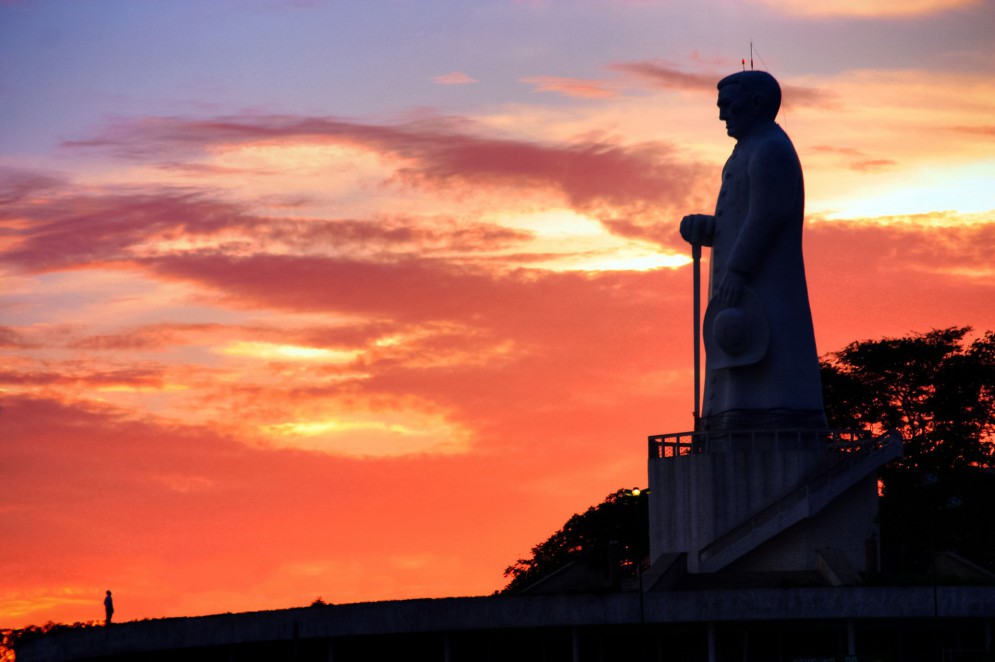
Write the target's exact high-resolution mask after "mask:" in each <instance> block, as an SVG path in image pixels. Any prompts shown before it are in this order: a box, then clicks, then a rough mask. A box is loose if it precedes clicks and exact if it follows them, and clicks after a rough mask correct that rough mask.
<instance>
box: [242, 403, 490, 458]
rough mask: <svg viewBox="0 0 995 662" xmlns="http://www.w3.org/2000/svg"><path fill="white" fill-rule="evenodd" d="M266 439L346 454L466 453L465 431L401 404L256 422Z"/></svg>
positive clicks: (281, 444) (282, 445) (277, 444)
mask: <svg viewBox="0 0 995 662" xmlns="http://www.w3.org/2000/svg"><path fill="white" fill-rule="evenodd" d="M259 431H260V432H261V433H262V434H263V436H264V439H265V443H267V444H268V445H272V446H275V447H278V448H296V449H299V450H309V451H317V452H321V453H327V454H329V455H342V456H346V457H360V458H363V457H398V456H405V455H421V454H439V455H453V454H458V453H465V452H467V451H468V450H469V447H470V434H469V432H468V431H466V430H465V429H463V428H462V427H460V426H458V425H454V424H453V423H451V422H449V421H448V420H446V418H445V417H444V416H442V415H440V414H434V413H427V412H422V411H417V410H411V409H405V410H398V411H394V412H389V413H386V414H384V413H369V414H363V413H353V412H350V413H346V414H341V415H338V416H336V417H334V418H327V417H325V418H318V419H313V420H303V421H293V422H285V423H274V424H269V425H261V426H259Z"/></svg>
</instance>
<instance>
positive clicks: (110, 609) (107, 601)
mask: <svg viewBox="0 0 995 662" xmlns="http://www.w3.org/2000/svg"><path fill="white" fill-rule="evenodd" d="M104 615H105V619H104V625H110V624H111V618H113V617H114V598H112V597H111V592H110V590H108V591H107V597H105V598H104Z"/></svg>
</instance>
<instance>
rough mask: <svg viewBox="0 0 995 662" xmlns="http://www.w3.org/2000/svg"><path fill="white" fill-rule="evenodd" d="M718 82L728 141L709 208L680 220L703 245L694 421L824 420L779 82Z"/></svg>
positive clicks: (742, 425) (711, 424)
mask: <svg viewBox="0 0 995 662" xmlns="http://www.w3.org/2000/svg"><path fill="white" fill-rule="evenodd" d="M718 90H719V95H718V106H719V119H720V120H722V121H724V122H725V123H726V132H727V133H728V134H729V136H731V137H733V138H735V139H736V146H735V148H734V149H733V151H732V155H731V156H730V157H729V159H728V161H726V164H725V167H724V168H723V169H722V187H721V190H720V192H719V198H718V202H717V203H716V206H715V214H714V215H706V214H692V215H689V216H685V217H684V218H683V219H682V220H681V226H680V232H681V237H683V238H684V240H685V241H687V242H689V243H691V244H692V246H693V247H695V250H696V251H700V248H698V247H700V246H710V247H711V256H710V274H709V284H708V285H709V295H708V306H707V309H706V312H705V319H704V323H703V325H702V332H703V335H704V339H705V355H706V358H705V394H704V402H703V406H702V412H701V414H702V415H701V421H700V429H702V430H706V431H715V430H741V429H783V428H825V427H826V418H825V413H824V410H823V405H822V385H821V382H820V379H819V359H818V354H817V353H816V349H815V332H814V329H813V326H812V313H811V310H810V308H809V301H808V289H807V286H806V284H805V266H804V263H803V260H802V220H803V216H804V210H805V190H804V183H803V180H802V169H801V164H800V162H799V160H798V155H797V153H796V152H795V148H794V145H792V143H791V140H790V139H789V138H788V135H787V134H786V133H785V132H784V131H783V130H782V129H781V127H780V126H778V125H777V124H776V123H775V122H774V118H775V117H776V116H777V111H778V109H779V108H780V104H781V89H780V86H779V85H778V84H777V81H776V80H775V79H774V77H773V76H771V75H770V74H768V73H766V72H763V71H743V72H739V73H736V74H733V75H731V76H727V77H726V78H723V79H722V80H721V81H719V84H718ZM696 317H697V315H696ZM695 324H696V325H697V324H698V322H697V320H696V322H695ZM696 331H697V330H696ZM696 381H697V379H696ZM696 388H697V386H696ZM696 393H697V392H696ZM696 400H697V395H696ZM696 414H697V411H696ZM698 423H699V422H698V421H696V425H698Z"/></svg>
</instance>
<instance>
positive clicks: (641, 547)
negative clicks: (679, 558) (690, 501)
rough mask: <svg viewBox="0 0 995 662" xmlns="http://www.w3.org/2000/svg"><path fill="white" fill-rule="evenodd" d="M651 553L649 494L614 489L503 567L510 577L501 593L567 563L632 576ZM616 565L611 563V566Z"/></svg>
mask: <svg viewBox="0 0 995 662" xmlns="http://www.w3.org/2000/svg"><path fill="white" fill-rule="evenodd" d="M648 554H649V499H648V497H647V492H646V491H645V490H644V491H642V492H638V491H637V490H624V489H620V490H616V491H615V492H612V493H611V494H609V495H608V496H607V497H605V500H604V501H602V502H601V503H599V504H598V505H596V506H591V507H590V508H588V509H587V510H586V511H585V512H584V513H583V514H575V515H574V516H573V517H571V518H570V519H569V520H567V522H566V523H565V524H564V525H563V528H561V529H560V530H559V531H557V532H556V533H554V534H553V535H551V536H550V537H549V538H548V539H546V540H545V541H543V542H541V543H539V544H538V545H536V546H535V547H533V548H532V556H531V557H530V558H527V559H518V560H517V561H516V562H515V563H514V564H513V565H510V566H508V567H507V568H506V569H505V571H504V576H505V577H510V578H511V581H509V582H508V585H507V586H505V587H504V589H502V590H501V592H502V593H516V592H518V591H521V590H522V589H525V588H527V587H528V586H530V585H531V584H533V583H535V582H537V581H539V580H540V579H542V578H543V577H546V576H547V575H549V574H550V573H552V572H554V571H556V570H558V569H560V568H562V567H564V566H566V565H568V564H570V563H581V564H584V565H586V566H587V567H589V568H591V569H592V570H594V571H596V572H602V573H604V574H605V575H606V576H607V575H608V574H610V573H611V572H615V571H617V572H618V573H619V576H620V577H633V576H635V575H636V574H637V572H638V569H639V564H640V563H642V562H643V559H644V558H646V556H647V555H648ZM612 566H614V568H613V567H612Z"/></svg>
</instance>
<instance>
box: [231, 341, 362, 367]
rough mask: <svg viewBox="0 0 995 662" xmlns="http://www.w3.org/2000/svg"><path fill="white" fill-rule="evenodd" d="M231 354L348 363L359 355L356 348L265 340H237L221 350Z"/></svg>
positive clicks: (269, 358) (285, 359)
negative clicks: (342, 348) (304, 345)
mask: <svg viewBox="0 0 995 662" xmlns="http://www.w3.org/2000/svg"><path fill="white" fill-rule="evenodd" d="M221 352H222V353H224V354H228V355H231V356H248V357H252V358H257V359H263V360H269V361H273V360H282V361H311V362H315V363H339V364H344V363H350V362H352V361H355V360H356V359H357V358H359V357H360V355H361V354H362V352H359V351H357V350H349V351H346V350H338V349H327V348H323V347H302V346H299V345H278V344H274V343H267V342H250V341H238V342H234V343H231V344H229V345H227V346H226V347H224V348H223V349H222V350H221Z"/></svg>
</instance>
